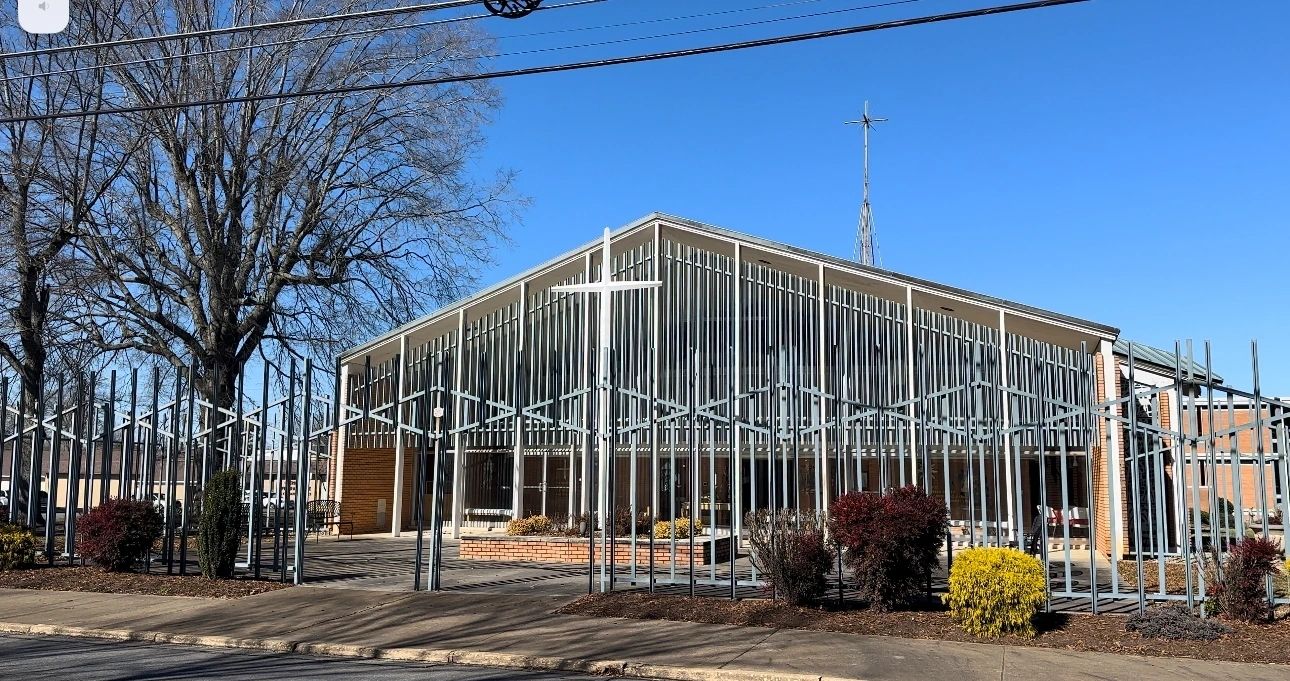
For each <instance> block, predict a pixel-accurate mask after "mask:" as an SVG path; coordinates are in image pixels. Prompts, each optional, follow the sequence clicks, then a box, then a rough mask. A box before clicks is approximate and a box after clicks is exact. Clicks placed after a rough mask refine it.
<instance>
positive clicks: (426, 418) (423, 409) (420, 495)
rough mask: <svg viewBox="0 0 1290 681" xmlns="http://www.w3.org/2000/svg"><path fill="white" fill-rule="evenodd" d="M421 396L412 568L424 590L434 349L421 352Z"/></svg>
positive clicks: (417, 584)
mask: <svg viewBox="0 0 1290 681" xmlns="http://www.w3.org/2000/svg"><path fill="white" fill-rule="evenodd" d="M420 374H421V397H420V398H419V399H418V400H417V410H416V411H417V428H419V429H420V430H421V434H420V435H419V436H418V438H417V465H416V466H415V467H414V468H415V471H416V477H415V478H414V479H413V485H414V487H415V491H414V492H413V495H412V521H413V523H414V524H415V525H416V530H417V541H416V550H415V558H414V560H413V563H412V564H413V569H412V590H413V591H420V590H421V569H422V568H421V566H422V565H423V562H422V561H423V553H424V550H425V494H426V473H427V469H426V460H427V458H428V455H429V452H430V427H431V420H430V409H431V407H430V396H431V386H430V351H429V348H427V349H426V352H425V354H424V355H422V356H421V371H420Z"/></svg>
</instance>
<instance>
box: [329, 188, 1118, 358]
mask: <svg viewBox="0 0 1290 681" xmlns="http://www.w3.org/2000/svg"><path fill="white" fill-rule="evenodd" d="M655 225H659V226H660V227H666V228H668V229H671V230H681V231H688V232H693V233H695V234H696V235H698V236H700V237H709V238H713V239H717V240H721V241H726V242H729V243H731V244H734V243H739V244H742V245H743V246H744V247H745V248H747V249H755V250H760V251H766V252H769V253H772V254H775V255H778V256H782V257H785V258H790V259H793V260H795V261H798V262H800V263H806V264H809V265H814V266H816V267H818V268H820V270H821V271H822V272H823V271H828V272H830V273H832V274H835V275H838V276H850V277H858V278H861V279H864V280H867V281H872V282H877V283H879V284H883V285H886V286H890V287H902V288H908V290H910V291H918V292H919V293H920V294H925V295H928V296H934V297H935V298H936V299H937V300H938V301H939V300H940V299H944V300H948V301H962V302H964V303H966V304H969V305H973V306H977V307H980V308H988V309H991V310H998V311H1000V312H1001V313H1002V314H1006V315H1012V316H1014V317H1016V318H1018V319H1020V320H1022V321H1027V320H1029V322H1030V323H1037V324H1042V325H1047V326H1051V327H1057V328H1062V329H1066V330H1068V331H1069V332H1072V333H1075V334H1079V335H1082V336H1087V337H1088V338H1089V339H1091V340H1095V341H1096V340H1115V338H1116V337H1118V335H1119V329H1117V328H1115V327H1112V326H1109V325H1106V324H1101V323H1098V322H1093V321H1089V320H1086V319H1080V318H1078V317H1073V316H1070V315H1064V314H1061V313H1057V312H1053V311H1051V310H1045V309H1042V308H1038V307H1034V306H1030V305H1025V304H1022V303H1017V302H1014V301H1010V300H1006V299H1003V298H997V297H994V296H988V295H984V294H980V293H975V292H973V291H968V290H966V289H962V288H958V287H954V286H948V285H945V284H940V283H937V282H933V281H929V280H926V279H920V278H918V277H913V276H909V275H905V274H900V273H898V272H892V271H890V270H885V269H882V268H878V267H871V266H866V265H861V264H859V263H856V262H851V261H849V260H845V259H843V258H839V257H836V256H832V255H828V254H825V253H818V252H815V251H811V250H808V249H804V248H800V247H797V246H793V245H790V244H785V243H781V242H777V241H773V240H770V239H765V238H763V237H759V236H754V235H751V234H745V233H742V232H738V231H735V230H731V229H727V228H724V227H719V226H716V225H711V224H708V223H703V222H699V221H697V220H691V219H689V218H683V217H679V216H675V215H669V214H666V213H659V212H655V213H650V214H649V215H646V216H644V217H642V218H639V219H637V220H634V221H632V222H630V223H628V224H626V225H623V226H622V227H619V228H618V229H615V230H612V231H611V235H610V238H611V241H615V242H617V241H620V240H622V239H624V238H626V237H628V236H630V235H632V234H634V233H636V232H639V231H641V230H644V229H650V228H652V227H653V226H655ZM599 247H600V240H599V239H596V240H592V241H588V242H586V243H584V244H583V245H581V246H578V247H576V248H574V249H572V250H570V251H568V252H566V253H564V254H562V255H559V256H556V257H555V258H552V259H550V260H547V261H546V262H544V263H542V264H540V265H537V266H535V267H531V268H529V269H527V270H525V271H523V272H521V273H519V274H516V275H514V276H511V277H508V278H507V279H504V280H502V281H500V282H498V283H496V284H493V285H492V286H488V287H486V288H484V289H482V290H481V291H479V292H478V293H474V294H472V295H469V296H466V297H464V298H461V299H460V300H457V301H454V302H452V303H449V304H447V305H444V306H443V307H441V308H439V309H438V310H435V311H434V312H432V313H430V314H428V315H425V316H423V317H421V318H419V319H417V320H415V321H412V322H409V323H407V324H404V325H402V326H399V327H398V328H395V329H393V330H391V331H389V332H388V333H385V334H383V335H381V336H379V337H377V338H374V339H372V340H370V341H367V342H365V343H362V344H359V345H356V346H354V347H352V348H350V349H348V350H346V351H345V352H343V353H341V355H340V358H341V362H342V363H343V364H353V363H355V362H357V361H360V360H361V359H362V358H363V357H364V356H366V355H380V356H385V355H392V354H393V353H394V352H397V347H398V344H399V339H400V338H401V337H404V336H406V335H409V334H415V333H416V332H417V331H419V330H423V329H427V328H428V327H430V326H432V325H435V324H442V323H444V322H445V321H447V320H448V318H450V317H451V316H452V315H455V314H457V313H458V312H459V311H460V310H462V309H469V308H472V307H475V306H479V305H482V304H483V303H486V302H487V301H488V300H489V299H492V298H495V297H497V296H501V295H507V294H509V293H511V292H513V291H516V290H517V289H518V288H519V287H520V286H522V285H523V283H524V282H526V281H529V280H531V279H534V278H536V277H539V276H541V275H543V274H544V273H547V272H550V271H552V270H555V269H557V268H561V267H566V266H569V265H570V264H572V263H574V262H575V261H577V260H578V259H580V258H584V257H586V255H587V253H588V252H589V251H593V250H596V249H598V248H599ZM902 302H903V301H902ZM951 316H955V315H951ZM996 326H998V325H996ZM1023 335H1024V334H1023ZM1095 349H1096V348H1095V347H1094V348H1091V350H1090V351H1092V350H1095Z"/></svg>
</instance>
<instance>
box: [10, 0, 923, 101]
mask: <svg viewBox="0 0 1290 681" xmlns="http://www.w3.org/2000/svg"><path fill="white" fill-rule="evenodd" d="M604 1H605V0H577V1H576V2H568V3H564V4H561V5H548V6H546V7H541V6H539V7H538V8H537V10H539V11H540V10H551V9H562V8H566V7H575V6H578V5H588V4H594V3H599V2H604ZM822 1H823V0H796V1H795V2H781V3H777V4H773V5H762V6H759V7H740V8H736V9H727V10H719V11H715V12H704V13H702V14H689V15H682V16H673V17H659V18H655V19H643V20H640V21H626V22H621V23H617V24H601V25H598V26H575V27H572V28H562V29H555V30H551V31H537V32H534V33H520V34H516V35H507V36H499V37H498V38H497V40H514V39H517V38H535V37H540V36H546V35H558V34H564V33H574V32H581V31H593V30H605V29H611V28H623V27H630V26H643V25H647V24H658V23H666V22H672V21H685V20H689V19H701V18H709V17H715V16H723V15H727V14H738V13H744V12H753V11H762V10H768V9H783V8H785V7H794V6H800V5H808V4H815V3H819V2H822ZM921 1H922V0H892V1H891V2H885V3H880V4H876V5H866V6H863V7H850V8H845V9H839V10H831V11H828V12H816V13H813V14H804V15H794V16H791V17H780V18H776V19H768V20H765V21H756V22H748V23H744V24H734V25H727V26H718V27H713V28H702V29H694V30H689V31H678V32H675V33H664V34H658V35H650V36H640V37H632V38H622V39H618V40H609V41H603V42H595V43H583V44H579V45H561V46H557V47H547V48H541V49H536V50H523V51H519V52H504V53H501V54H490V55H484V56H483V57H481V58H484V59H495V58H500V57H517V56H523V55H528V54H538V53H543V52H559V51H564V50H574V49H583V48H587V47H603V46H605V45H615V44H621V43H628V42H638V41H642V40H653V39H657V38H669V37H676V36H682V35H691V34H695V33H704V32H712V31H720V30H728V29H732V28H745V27H748V26H755V25H759V24H763V23H776V22H780V21H789V20H794V19H805V18H813V17H820V16H826V15H830V14H839V13H844V12H854V11H857V10H863V9H875V8H879V7H889V6H894V5H904V4H910V3H915V2H921ZM492 16H494V15H492V14H471V15H467V16H462V17H453V18H451V19H435V20H433V21H420V22H416V23H413V24H403V25H399V26H378V27H375V28H365V29H361V30H357V31H346V32H342V33H331V34H323V35H315V36H304V37H300V38H290V39H287V40H276V41H272V42H267V43H252V44H249V45H233V46H230V47H220V48H212V49H209V50H199V51H195V52H182V53H179V54H168V55H161V56H156V57H142V58H139V59H130V60H126V61H119V62H112V63H108V64H90V65H88V66H78V67H75V68H70V69H60V70H57V71H42V72H40V73H29V74H17V75H13V76H5V77H3V78H0V83H7V82H10V81H18V80H27V79H32V78H46V77H49V76H63V75H70V74H73V73H83V72H85V71H96V70H100V69H108V68H116V67H120V66H137V65H140V64H153V63H156V62H164V61H174V60H176V59H185V58H188V57H204V56H209V55H213V54H228V53H230V52H240V51H242V50H251V49H257V48H263V47H281V46H284V45H298V44H304V43H308V42H316V41H319V40H345V39H348V38H354V37H358V36H363V35H369V34H372V33H380V32H382V31H389V30H399V31H405V30H411V29H414V28H424V27H426V26H438V25H442V24H452V23H460V22H464V21H472V20H476V19H486V18H489V17H492Z"/></svg>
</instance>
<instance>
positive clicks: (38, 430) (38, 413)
mask: <svg viewBox="0 0 1290 681" xmlns="http://www.w3.org/2000/svg"><path fill="white" fill-rule="evenodd" d="M32 423H33V424H34V429H33V430H32V433H31V459H30V462H29V463H30V465H29V466H28V470H27V527H30V528H31V529H32V530H36V529H37V527H36V521H38V520H39V519H40V464H41V459H43V458H44V449H45V438H44V434H45V386H44V384H41V385H38V386H36V404H35V408H34V409H32ZM18 433H19V435H18V436H19V437H20V438H21V437H22V430H21V429H19V431H18ZM46 510H48V509H46Z"/></svg>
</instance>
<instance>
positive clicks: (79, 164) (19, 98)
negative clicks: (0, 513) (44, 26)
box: [0, 11, 130, 508]
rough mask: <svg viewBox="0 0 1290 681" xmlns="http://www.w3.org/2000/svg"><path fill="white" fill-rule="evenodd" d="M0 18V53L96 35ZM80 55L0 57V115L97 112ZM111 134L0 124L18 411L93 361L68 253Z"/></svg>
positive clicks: (4, 300)
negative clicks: (46, 32) (46, 31)
mask: <svg viewBox="0 0 1290 681" xmlns="http://www.w3.org/2000/svg"><path fill="white" fill-rule="evenodd" d="M0 21H3V24H2V25H0V51H3V52H11V51H15V50H29V49H31V48H34V47H45V46H48V45H50V44H51V42H52V44H55V45H57V44H70V43H72V42H75V41H77V40H80V39H97V38H98V37H99V36H98V35H97V34H95V33H93V32H88V33H87V32H79V31H72V32H69V33H67V34H65V35H61V36H57V37H54V38H51V39H41V40H38V39H37V38H36V37H34V36H31V35H28V34H26V33H24V32H22V31H21V30H19V29H18V28H17V21H16V19H15V17H14V16H13V13H12V11H9V12H6V13H4V14H2V15H0ZM86 57H87V55H85V54H84V53H80V52H68V53H57V54H41V55H32V56H29V57H25V58H11V59H4V60H0V116H4V117H6V118H8V117H21V116H29V115H34V114H42V113H54V112H59V111H69V110H78V109H85V108H93V107H95V106H99V105H100V103H101V96H102V93H103V80H102V78H101V77H100V76H99V75H98V74H95V73H93V72H86V71H81V70H79V67H80V66H82V65H83V63H84V61H85V59H86ZM45 74H52V75H45ZM109 135H110V133H109V131H108V129H107V127H106V126H105V125H104V124H103V123H102V122H101V121H99V120H97V119H95V118H81V119H71V120H64V121H37V122H25V123H10V124H5V125H3V126H0V238H2V239H3V241H4V247H3V248H0V360H2V364H0V373H8V372H6V371H4V369H7V370H8V371H9V372H13V373H14V374H16V375H17V377H18V380H17V381H16V383H17V386H16V390H15V392H16V393H17V400H16V401H17V404H18V408H19V409H20V410H21V411H20V413H23V414H30V413H33V412H34V413H39V410H40V408H41V405H40V400H41V396H42V393H43V392H44V391H43V389H42V388H43V387H45V386H46V384H47V383H49V382H51V380H52V379H51V377H50V375H51V373H56V372H59V371H67V372H69V373H70V372H76V371H79V370H83V369H84V368H86V367H87V366H88V365H90V364H91V363H92V362H93V361H94V360H95V359H96V356H97V355H98V354H99V353H97V352H87V348H89V347H90V346H89V344H88V343H86V342H85V339H84V338H83V337H81V336H80V335H79V334H78V333H77V325H75V324H72V323H69V322H68V320H69V319H71V318H72V317H73V316H74V313H73V312H72V311H73V310H76V309H83V307H84V303H85V301H86V299H85V298H84V297H83V296H82V295H80V292H81V291H82V290H83V288H84V286H85V285H86V284H87V282H88V281H90V280H91V278H92V272H91V270H90V269H89V268H87V267H85V266H84V265H85V263H83V262H82V261H80V260H78V259H77V258H76V256H75V252H74V249H73V248H72V247H73V245H74V243H75V241H76V239H77V238H78V237H79V236H80V235H81V234H82V233H84V231H85V228H86V225H88V224H89V223H91V222H93V220H94V218H93V215H92V214H93V209H94V206H95V205H96V204H97V203H98V201H99V199H100V198H101V197H102V196H103V195H104V193H105V192H106V190H107V188H108V187H109V186H111V185H112V184H113V183H114V182H115V181H116V179H117V177H118V174H119V172H120V170H121V169H122V167H123V165H122V161H123V158H122V156H121V155H120V154H122V153H128V150H129V146H130V145H119V144H115V143H105V140H106V139H107V137H108V136H109ZM6 397H10V396H6ZM11 404H12V402H11ZM5 416H6V418H7V416H8V415H7V414H6V415H5ZM33 434H34V437H35V440H34V441H33V443H32V445H31V446H30V447H28V448H27V449H26V450H25V451H24V457H23V460H22V461H18V462H16V463H17V465H16V466H14V470H12V471H11V481H12V485H11V489H16V494H15V495H14V497H15V498H16V499H17V504H16V505H15V508H19V507H23V506H25V505H26V499H27V496H28V486H27V485H28V483H27V481H26V480H25V477H26V475H25V474H26V471H27V461H28V460H29V459H30V456H31V449H33V448H35V447H37V446H39V442H40V435H41V431H40V429H36V430H35V431H33Z"/></svg>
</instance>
